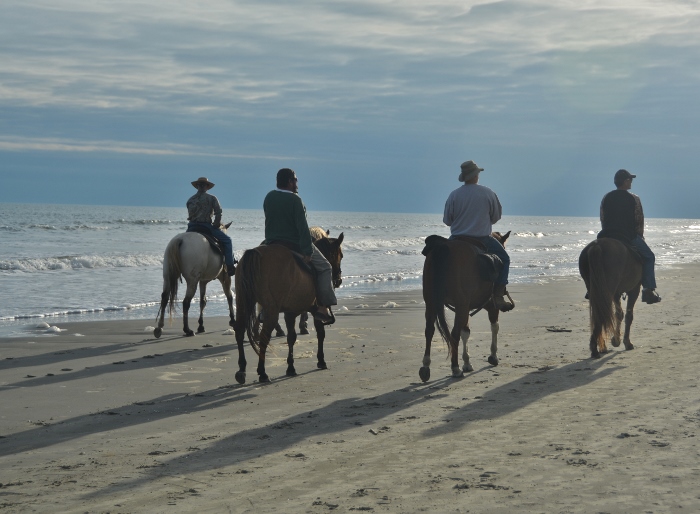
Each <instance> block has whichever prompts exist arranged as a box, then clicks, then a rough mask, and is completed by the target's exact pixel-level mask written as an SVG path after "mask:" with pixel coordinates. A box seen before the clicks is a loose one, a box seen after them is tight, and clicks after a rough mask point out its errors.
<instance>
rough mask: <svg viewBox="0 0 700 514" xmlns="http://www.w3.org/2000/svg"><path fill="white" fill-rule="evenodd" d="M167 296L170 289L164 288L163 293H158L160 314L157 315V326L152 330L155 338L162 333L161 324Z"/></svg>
mask: <svg viewBox="0 0 700 514" xmlns="http://www.w3.org/2000/svg"><path fill="white" fill-rule="evenodd" d="M169 297H170V291H168V290H165V289H164V290H163V294H161V295H160V316H159V317H158V326H157V327H156V328H155V329H154V330H153V335H154V336H155V338H156V339H158V338H159V337H160V335H161V334H162V333H163V326H164V325H165V308H166V307H167V306H168V298H169Z"/></svg>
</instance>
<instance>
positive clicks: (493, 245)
mask: <svg viewBox="0 0 700 514" xmlns="http://www.w3.org/2000/svg"><path fill="white" fill-rule="evenodd" d="M474 239H478V240H479V241H481V242H482V243H484V246H486V251H487V252H488V253H493V254H496V255H498V258H499V259H501V260H502V261H503V269H502V270H501V272H500V273H499V274H498V278H497V279H496V282H495V283H496V284H507V283H508V272H509V271H510V257H509V256H508V253H506V249H505V248H503V245H502V244H501V243H499V242H498V241H496V239H494V237H493V236H483V237H475V238H474Z"/></svg>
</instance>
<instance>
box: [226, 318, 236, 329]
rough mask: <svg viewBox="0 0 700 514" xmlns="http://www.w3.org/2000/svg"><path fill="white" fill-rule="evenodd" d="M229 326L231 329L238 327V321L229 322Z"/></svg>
mask: <svg viewBox="0 0 700 514" xmlns="http://www.w3.org/2000/svg"><path fill="white" fill-rule="evenodd" d="M228 326H229V327H231V328H233V327H235V326H236V320H235V319H232V320H231V321H229V322H228Z"/></svg>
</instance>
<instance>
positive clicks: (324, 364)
mask: <svg viewBox="0 0 700 514" xmlns="http://www.w3.org/2000/svg"><path fill="white" fill-rule="evenodd" d="M316 367H317V368H318V369H328V366H327V365H326V363H325V362H319V363H317V364H316Z"/></svg>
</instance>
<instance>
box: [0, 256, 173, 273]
mask: <svg viewBox="0 0 700 514" xmlns="http://www.w3.org/2000/svg"><path fill="white" fill-rule="evenodd" d="M162 265H163V256H162V255H108V256H100V255H65V256H57V257H44V258H26V259H3V260H0V270H3V271H23V272H34V271H48V270H70V269H73V270H77V269H97V268H135V267H143V266H162Z"/></svg>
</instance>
